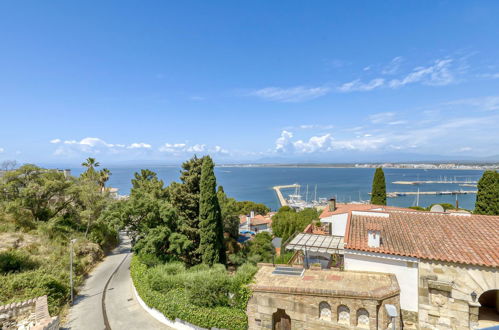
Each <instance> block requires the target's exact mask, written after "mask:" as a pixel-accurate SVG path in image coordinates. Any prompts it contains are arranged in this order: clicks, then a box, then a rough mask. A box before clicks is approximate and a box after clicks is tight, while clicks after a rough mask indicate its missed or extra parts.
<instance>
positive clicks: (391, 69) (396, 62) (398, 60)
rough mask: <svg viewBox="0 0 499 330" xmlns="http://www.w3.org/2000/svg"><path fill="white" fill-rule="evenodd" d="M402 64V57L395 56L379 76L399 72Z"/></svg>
mask: <svg viewBox="0 0 499 330" xmlns="http://www.w3.org/2000/svg"><path fill="white" fill-rule="evenodd" d="M402 62H403V58H402V56H397V57H395V58H394V59H392V60H391V61H390V63H388V64H387V65H386V66H385V67H383V69H382V70H381V74H384V75H393V74H396V73H398V72H399V69H400V65H401V64H402Z"/></svg>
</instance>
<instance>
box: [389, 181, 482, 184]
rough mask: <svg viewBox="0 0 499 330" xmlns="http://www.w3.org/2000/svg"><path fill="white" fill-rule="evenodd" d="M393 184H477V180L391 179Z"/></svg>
mask: <svg viewBox="0 0 499 330" xmlns="http://www.w3.org/2000/svg"><path fill="white" fill-rule="evenodd" d="M392 183H393V184H407V185H410V184H446V183H454V184H477V183H478V182H477V181H459V180H429V181H393V182H392Z"/></svg>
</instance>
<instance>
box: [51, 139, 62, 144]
mask: <svg viewBox="0 0 499 330" xmlns="http://www.w3.org/2000/svg"><path fill="white" fill-rule="evenodd" d="M61 142H62V141H61V139H53V140H50V143H54V144H57V143H61Z"/></svg>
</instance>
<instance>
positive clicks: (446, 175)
mask: <svg viewBox="0 0 499 330" xmlns="http://www.w3.org/2000/svg"><path fill="white" fill-rule="evenodd" d="M142 168H148V169H150V170H152V171H154V172H156V173H157V174H158V177H159V178H160V179H162V180H163V181H164V182H165V185H168V184H169V183H171V182H172V181H179V176H180V167H178V166H149V167H146V166H144V167H141V166H116V167H112V166H111V167H109V169H110V171H111V173H112V175H111V178H110V179H109V181H108V183H107V186H109V187H115V188H118V189H119V192H118V193H119V194H120V195H128V194H129V192H130V189H131V186H132V184H131V179H132V178H133V175H134V173H135V172H137V171H140V169H142ZM83 170H84V169H83V168H81V167H79V168H71V173H72V174H73V175H79V174H80V173H82V172H83ZM384 172H385V178H386V186H387V191H388V192H393V191H397V192H407V191H413V192H415V191H417V190H418V189H419V190H420V191H421V192H422V191H454V190H476V187H471V186H460V185H459V184H453V183H444V184H419V185H399V184H394V183H393V182H394V181H430V180H433V181H435V180H447V181H450V180H454V181H456V180H458V181H477V180H478V179H480V177H481V175H482V173H483V171H481V170H457V169H456V170H454V169H398V168H386V169H384ZM215 174H216V177H217V183H218V185H221V186H223V187H224V190H225V192H226V193H227V195H228V196H229V197H233V198H235V199H237V200H250V201H254V202H257V203H263V204H265V205H267V206H268V207H269V208H270V209H272V210H277V209H278V208H279V207H280V205H279V201H278V199H277V196H276V193H275V191H274V190H273V189H272V187H273V186H277V185H289V184H295V183H298V184H300V185H301V188H300V194H301V195H302V196H303V199H308V200H313V199H315V198H317V199H318V198H331V197H335V198H336V200H337V201H339V202H347V203H348V202H354V201H368V200H369V198H370V195H369V192H370V191H371V186H372V179H373V175H374V169H373V168H337V167H334V168H321V167H311V168H307V167H282V166H279V167H267V166H265V167H263V166H259V167H241V166H235V167H230V166H220V167H216V168H215ZM307 186H308V194H307ZM316 187H317V188H316ZM316 191H317V193H316ZM292 193H295V189H293V188H292V189H284V190H283V194H284V196H285V197H286V196H287V195H288V194H292ZM475 199H476V194H465V195H457V201H458V203H459V207H460V208H465V209H469V210H472V209H473V208H474V206H475ZM418 202H419V203H418ZM434 203H450V204H453V205H455V203H456V195H422V194H420V196H419V201H418V200H417V196H416V195H407V196H399V197H394V198H388V200H387V204H388V205H393V206H400V207H409V206H416V204H419V206H422V207H426V206H429V205H431V204H434Z"/></svg>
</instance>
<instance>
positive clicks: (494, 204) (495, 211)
mask: <svg viewBox="0 0 499 330" xmlns="http://www.w3.org/2000/svg"><path fill="white" fill-rule="evenodd" d="M474 213H476V214H487V215H499V173H498V172H496V171H485V172H484V173H483V175H482V177H481V178H480V180H479V181H478V192H477V195H476V203H475V212H474Z"/></svg>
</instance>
